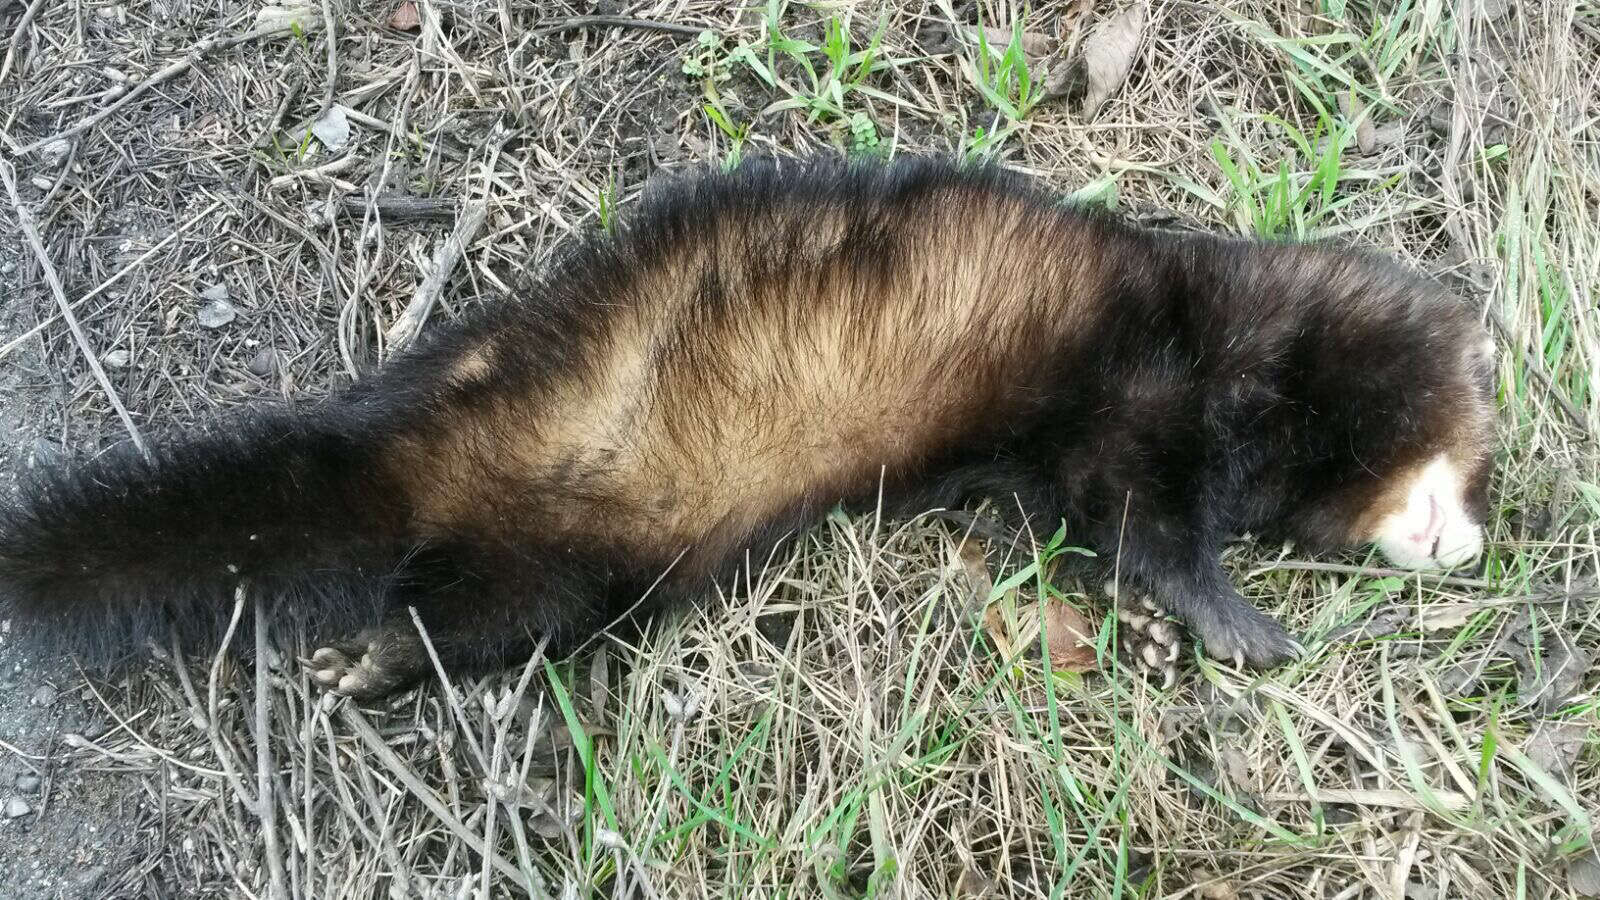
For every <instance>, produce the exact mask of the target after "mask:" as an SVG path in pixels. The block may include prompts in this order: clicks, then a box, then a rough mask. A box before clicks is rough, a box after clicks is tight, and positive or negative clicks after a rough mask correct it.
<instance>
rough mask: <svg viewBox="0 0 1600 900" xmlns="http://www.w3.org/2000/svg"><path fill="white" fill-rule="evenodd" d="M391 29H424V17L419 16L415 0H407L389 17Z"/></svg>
mask: <svg viewBox="0 0 1600 900" xmlns="http://www.w3.org/2000/svg"><path fill="white" fill-rule="evenodd" d="M389 27H390V28H393V29H394V30H396V31H416V30H417V29H418V28H421V27H422V17H421V16H419V15H417V4H416V2H415V0H405V2H403V3H401V4H400V5H399V6H397V7H395V10H394V14H393V15H391V16H389Z"/></svg>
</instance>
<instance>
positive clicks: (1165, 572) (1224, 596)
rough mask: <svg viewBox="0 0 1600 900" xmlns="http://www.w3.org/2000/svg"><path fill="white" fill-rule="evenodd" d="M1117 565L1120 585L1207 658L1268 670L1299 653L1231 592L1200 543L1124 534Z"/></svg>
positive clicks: (1264, 617) (1214, 558)
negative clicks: (1175, 623)
mask: <svg viewBox="0 0 1600 900" xmlns="http://www.w3.org/2000/svg"><path fill="white" fill-rule="evenodd" d="M1164 533H1168V534H1180V532H1177V531H1176V530H1166V531H1165V532H1164ZM1120 563H1121V565H1120V568H1121V578H1120V581H1121V583H1123V584H1126V585H1128V586H1130V587H1132V588H1133V589H1134V591H1135V592H1136V593H1139V594H1142V595H1144V596H1146V597H1148V598H1149V600H1150V601H1151V603H1152V604H1154V605H1155V606H1156V607H1158V608H1160V609H1161V610H1162V611H1164V612H1165V613H1169V614H1171V615H1173V616H1175V617H1176V618H1177V619H1178V620H1179V621H1180V622H1182V623H1183V624H1184V625H1186V626H1187V627H1188V629H1189V632H1190V633H1191V634H1193V635H1194V636H1195V637H1196V638H1198V639H1199V640H1200V643H1201V645H1202V646H1204V648H1205V651H1206V653H1207V655H1209V656H1211V657H1212V658H1214V659H1220V660H1228V661H1232V662H1234V663H1235V664H1237V665H1240V666H1241V667H1242V666H1244V665H1246V664H1248V665H1250V666H1251V667H1254V668H1258V669H1268V668H1272V667H1274V666H1277V665H1280V664H1282V663H1285V662H1288V661H1289V660H1290V659H1293V658H1294V657H1295V656H1297V655H1298V654H1299V652H1300V645H1299V644H1297V643H1296V642H1295V641H1294V639H1293V638H1292V637H1290V636H1289V632H1287V631H1285V630H1284V628H1283V626H1282V625H1280V624H1278V622H1277V621H1276V620H1275V619H1273V618H1272V617H1271V616H1268V615H1266V614H1264V613H1262V612H1261V611H1260V610H1258V609H1256V608H1255V607H1254V606H1251V605H1250V602H1249V601H1248V600H1246V599H1244V597H1242V596H1240V594H1239V592H1238V591H1237V590H1235V589H1234V587H1233V584H1232V583H1230V582H1229V581H1228V576H1227V574H1226V573H1225V572H1223V571H1222V565H1221V563H1220V562H1219V561H1218V551H1214V550H1212V549H1211V548H1208V547H1206V546H1205V545H1204V542H1192V543H1189V542H1180V541H1168V542H1160V541H1158V542H1150V543H1147V542H1144V541H1140V540H1136V539H1135V538H1134V536H1133V535H1131V534H1130V535H1129V536H1128V539H1127V540H1125V541H1124V544H1123V549H1122V556H1121V559H1120Z"/></svg>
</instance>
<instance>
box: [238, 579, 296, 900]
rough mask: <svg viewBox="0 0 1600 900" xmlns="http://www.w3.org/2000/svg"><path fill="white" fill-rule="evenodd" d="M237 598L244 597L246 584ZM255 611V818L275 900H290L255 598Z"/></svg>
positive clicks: (263, 631) (263, 630)
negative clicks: (274, 794)
mask: <svg viewBox="0 0 1600 900" xmlns="http://www.w3.org/2000/svg"><path fill="white" fill-rule="evenodd" d="M236 590H237V596H238V597H239V599H240V600H241V601H242V600H243V599H244V597H245V585H244V582H240V583H239V587H238V588H237V589H236ZM255 608H256V659H255V663H256V818H258V819H260V820H261V833H262V838H263V844H264V847H263V852H264V853H266V855H267V884H268V891H269V896H271V897H272V900H288V897H289V890H288V888H287V886H286V885H285V883H284V875H283V857H282V855H281V853H282V851H281V850H280V848H279V844H278V815H277V812H278V807H277V803H275V802H274V801H273V798H272V738H271V735H270V733H269V732H268V730H267V606H266V604H265V603H262V602H261V598H260V597H257V598H255Z"/></svg>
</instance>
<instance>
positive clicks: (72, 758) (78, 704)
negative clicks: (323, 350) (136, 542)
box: [0, 251, 162, 900]
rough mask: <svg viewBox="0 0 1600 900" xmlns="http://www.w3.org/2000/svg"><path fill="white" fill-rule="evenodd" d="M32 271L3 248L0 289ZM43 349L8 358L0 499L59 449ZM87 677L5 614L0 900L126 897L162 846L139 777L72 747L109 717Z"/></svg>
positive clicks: (0, 650) (14, 319) (0, 652)
mask: <svg viewBox="0 0 1600 900" xmlns="http://www.w3.org/2000/svg"><path fill="white" fill-rule="evenodd" d="M27 271H28V268H27V267H26V266H25V265H24V261H19V260H18V259H17V258H16V257H15V256H14V255H12V254H10V253H8V252H6V251H0V273H3V274H0V297H8V296H16V293H15V292H16V290H17V288H18V281H19V279H20V278H21V277H22V276H23V275H24V274H25V273H26V272H27ZM19 313H20V310H19V309H18V308H17V307H13V308H12V309H11V310H9V311H6V312H4V313H0V314H3V315H4V316H5V319H6V321H3V322H0V345H3V344H5V343H7V342H8V341H10V340H11V339H12V338H14V337H16V336H17V335H19V334H20V333H21V332H22V331H23V330H25V326H21V322H20V320H22V319H23V318H24V317H23V316H21V315H20V314H19ZM19 326H21V327H19ZM36 354H37V351H36V350H33V351H31V352H30V350H29V349H28V348H27V347H26V344H24V345H22V346H20V347H19V348H18V350H16V351H14V352H13V355H12V356H11V357H9V358H8V359H7V360H6V361H5V363H4V364H3V365H0V502H5V501H7V500H9V499H10V496H11V494H12V492H13V491H14V490H15V489H16V479H17V475H18V473H19V472H23V471H26V470H27V469H28V468H29V467H30V466H31V465H33V464H34V463H35V462H36V461H37V457H38V456H39V455H40V454H41V453H43V454H49V453H51V452H53V451H54V449H55V446H56V445H54V443H53V442H51V441H49V439H48V438H46V437H45V436H44V434H43V433H42V430H41V428H40V425H41V424H42V423H43V422H44V421H46V420H47V419H46V418H45V417H44V416H42V415H40V406H41V404H40V402H39V400H38V397H37V393H36V391H35V390H32V389H29V388H25V387H23V386H22V385H21V384H20V383H21V382H22V381H24V380H25V378H26V374H27V370H28V369H30V368H33V367H31V366H29V365H28V364H27V363H28V357H29V356H30V355H36ZM35 361H36V360H35ZM82 685H83V679H82V677H81V676H80V675H79V673H78V670H77V668H76V667H75V666H73V665H72V663H71V662H70V661H69V660H65V659H60V658H49V659H47V658H42V657H38V656H31V655H29V653H28V642H27V640H26V635H22V634H17V633H13V632H12V630H11V628H10V627H9V623H7V622H0V741H4V742H5V743H4V745H3V746H0V848H3V850H0V897H6V898H13V897H14V898H18V900H21V898H28V900H50V898H62V900H78V898H88V897H120V896H128V895H129V891H130V889H132V888H133V886H135V885H137V884H138V883H139V882H141V881H142V880H143V877H144V876H143V870H144V869H145V868H147V866H146V865H145V864H144V862H145V861H147V860H151V859H153V858H154V857H155V856H156V851H157V850H158V849H159V847H160V844H161V840H162V836H161V829H160V827H159V820H158V817H157V816H156V814H155V812H154V811H153V810H152V809H151V807H150V806H149V803H148V798H147V797H146V795H145V793H144V791H143V790H141V789H140V781H139V779H138V778H134V777H129V775H128V774H127V773H126V772H124V771H118V770H117V768H116V767H112V766H107V765H106V764H105V760H103V759H102V758H101V757H100V756H99V755H97V754H94V753H92V752H88V753H86V752H83V751H81V750H79V749H75V748H74V747H72V746H71V745H70V743H76V741H75V740H73V739H72V738H70V737H69V736H72V735H81V736H84V737H87V738H89V739H93V738H96V737H98V736H99V735H100V734H101V733H102V732H104V731H105V730H106V727H107V725H108V724H109V723H110V718H109V717H108V716H107V715H106V713H105V711H104V708H103V707H102V706H101V705H100V703H99V701H97V700H95V699H94V696H93V694H92V693H89V692H88V691H86V690H85V689H84V688H83V687H82ZM86 695H87V696H86Z"/></svg>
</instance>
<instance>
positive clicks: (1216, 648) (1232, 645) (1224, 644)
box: [1187, 602, 1304, 669]
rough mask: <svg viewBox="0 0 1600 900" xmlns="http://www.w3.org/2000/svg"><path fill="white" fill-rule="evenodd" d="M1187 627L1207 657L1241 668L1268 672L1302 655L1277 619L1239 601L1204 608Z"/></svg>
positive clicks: (1297, 645) (1299, 648)
mask: <svg viewBox="0 0 1600 900" xmlns="http://www.w3.org/2000/svg"><path fill="white" fill-rule="evenodd" d="M1187 624H1188V626H1189V631H1190V632H1191V633H1193V634H1194V636H1195V637H1197V638H1199V639H1200V643H1201V645H1202V646H1203V647H1204V648H1205V651H1206V655H1207V656H1210V657H1211V658H1212V659H1216V660H1221V661H1223V662H1232V663H1233V664H1234V665H1235V666H1238V667H1239V668H1241V669H1242V668H1245V667H1246V666H1248V667H1250V668H1252V669H1271V668H1274V667H1276V666H1280V665H1282V664H1284V663H1286V662H1288V661H1289V660H1291V659H1294V658H1295V657H1297V656H1299V655H1300V654H1301V653H1303V652H1304V650H1303V648H1302V647H1301V646H1300V644H1299V643H1298V642H1296V641H1295V639H1294V638H1292V637H1290V636H1289V632H1288V631H1286V630H1285V629H1284V627H1283V626H1282V625H1280V624H1278V622H1277V620H1276V619H1273V618H1272V617H1271V616H1268V615H1265V614H1264V613H1262V612H1261V611H1260V610H1257V609H1255V608H1253V607H1251V606H1249V605H1247V604H1244V603H1242V602H1241V603H1237V604H1232V605H1229V606H1226V607H1222V606H1217V607H1207V608H1205V609H1204V610H1203V611H1202V612H1201V613H1200V614H1199V615H1196V616H1194V617H1193V618H1192V619H1191V620H1190V621H1189V622H1188V623H1187Z"/></svg>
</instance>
